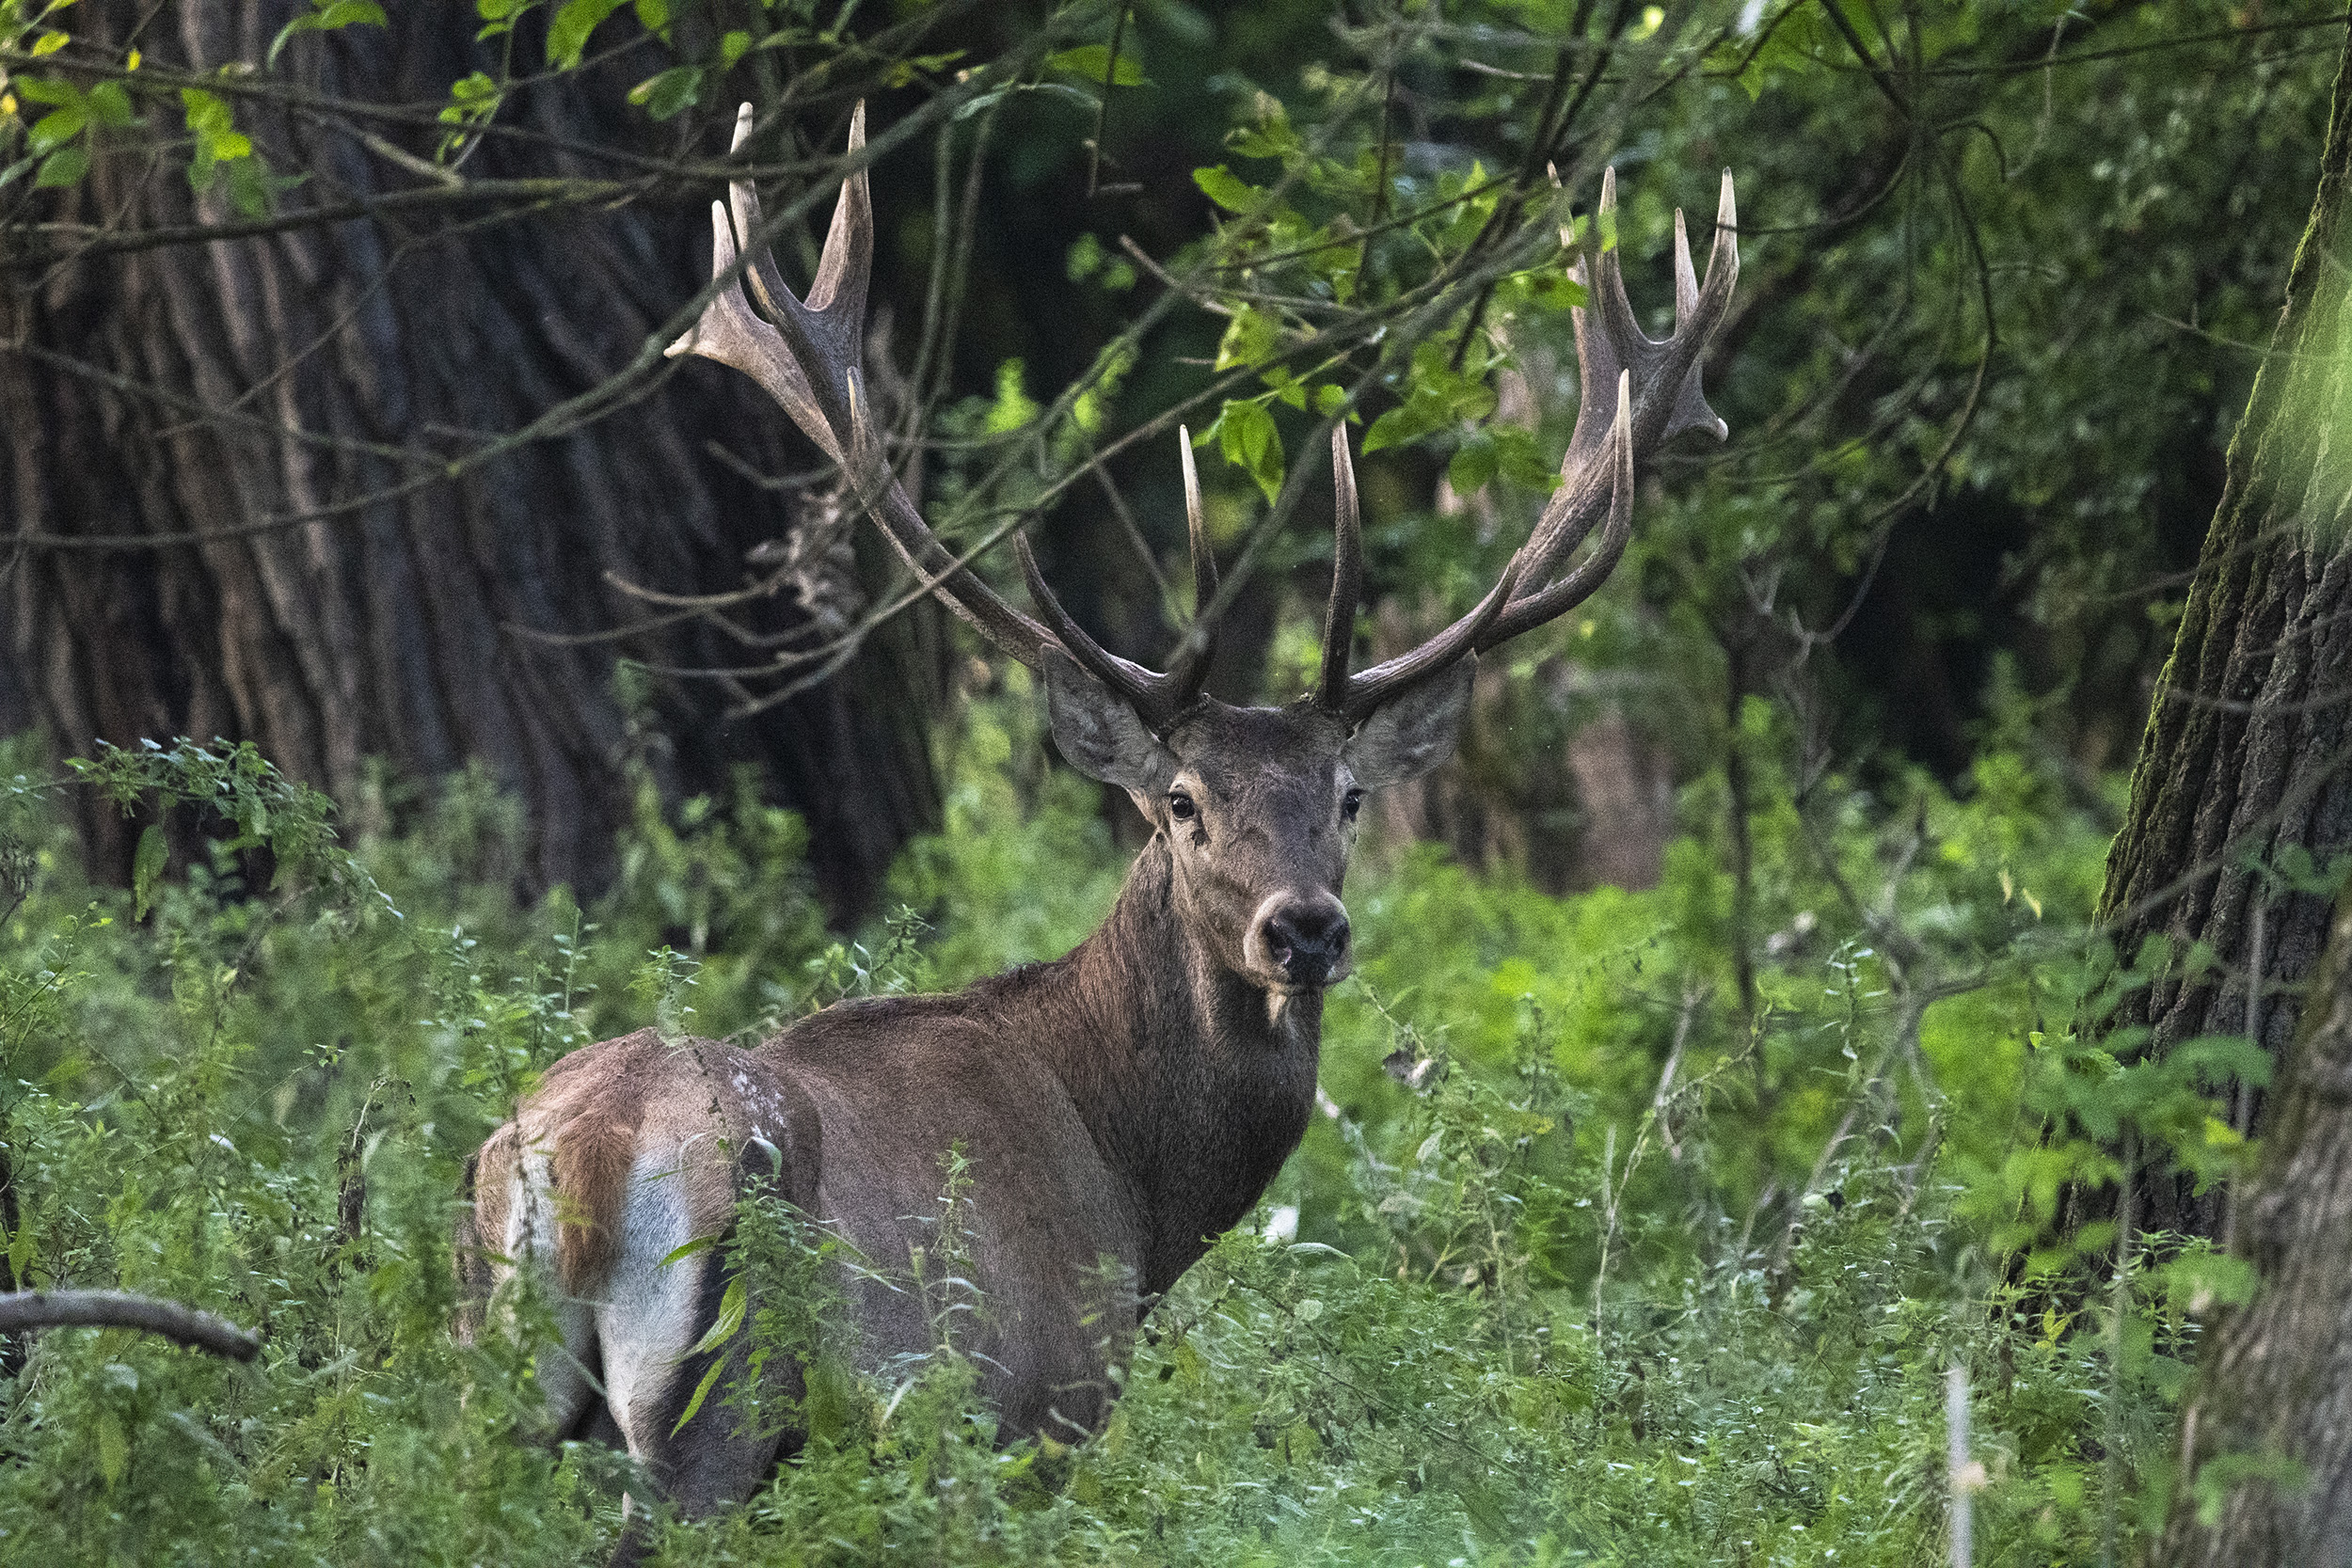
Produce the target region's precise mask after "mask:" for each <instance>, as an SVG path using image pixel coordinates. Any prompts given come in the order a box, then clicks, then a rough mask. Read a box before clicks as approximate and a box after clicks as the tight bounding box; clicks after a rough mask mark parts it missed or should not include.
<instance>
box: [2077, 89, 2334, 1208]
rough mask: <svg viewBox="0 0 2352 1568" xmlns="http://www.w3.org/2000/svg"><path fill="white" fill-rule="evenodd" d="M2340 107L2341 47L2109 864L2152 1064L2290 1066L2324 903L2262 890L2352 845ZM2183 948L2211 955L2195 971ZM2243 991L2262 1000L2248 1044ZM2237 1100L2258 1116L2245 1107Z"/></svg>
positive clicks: (2212, 1202)
mask: <svg viewBox="0 0 2352 1568" xmlns="http://www.w3.org/2000/svg"><path fill="white" fill-rule="evenodd" d="M2348 94H2352V51H2347V53H2346V55H2345V57H2344V67H2343V68H2342V69H2341V70H2340V71H2339V73H2338V76H2337V80H2336V87H2335V103H2334V113H2333V118H2332V120H2331V123H2330V126H2329V130H2328V145H2327V151H2326V155H2325V158H2324V161H2323V165H2322V167H2321V170H2320V181H2319V195H2318V198H2317V201H2316V203H2315V204H2314V206H2313V209H2312V217H2311V222H2310V226H2309V227H2308V229H2307V230H2305V233H2304V237H2303V241H2302V244H2301V245H2300V246H2299V247H2298V249H2297V251H2296V258H2295V263H2294V267H2293V270H2292V272H2291V273H2290V275H2289V278H2288V285H2287V302H2286V308H2285V310H2284V312H2283V314H2282V315H2281V316H2280V321H2279V325H2278V327H2277V329H2276V331H2275V333H2274V335H2273V337H2272V340H2271V348H2270V353H2269V355H2268V356H2267V358H2266V359H2265V363H2264V365H2263V368H2262V371H2261V373H2260V374H2259V376H2258V377H2257V378H2256V380H2255V384H2254V390H2253V394H2252V396H2251V398H2250V399H2249V402H2248V404H2247V409H2246V415H2245V418H2244V420H2242V421H2241V422H2240V424H2239V426H2238V430H2237V434H2236V436H2234V438H2233V440H2232V442H2231V446H2230V453H2229V463H2228V481H2227V488H2226V489H2225V491H2224V493H2223V497H2222V500H2221V504H2220V507H2219V510H2218V511H2217V513H2216V515H2215V517H2214V522H2213V527H2212V530H2211V531H2210V532H2209V533H2208V535H2207V536H2206V539H2205V545H2204V549H2203V553H2202V556H2201V560H2200V562H2199V564H2198V568H2197V575H2196V578H2195V579H2194V581H2193V582H2192V583H2191V584H2190V587H2189V593H2188V601H2187V607H2186V610H2185V613H2184V615H2183V617H2182V621H2181V627H2180V635H2179V639H2178V641H2177V642H2176V643H2175V645H2174V648H2173V652H2172V657H2171V659H2170V661H2169V663H2168V665H2167V666H2166V668H2165V671H2164V673H2163V675H2162V676H2161V678H2160V679H2159V680H2158V681H2157V684H2156V690H2155V694H2154V703H2153V712H2152V713H2151V715H2150V718H2149V722H2148V729H2147V733H2146V735H2145V736H2144V737H2143V739H2142V742H2141V745H2140V752H2139V757H2138V761H2137V766H2136V768H2135V769H2134V772H2133V776H2132V790H2131V804H2130V808H2129V811H2128V813H2127V816H2126V818H2125V821H2124V824H2123V828H2122V832H2120V833H2119V834H2118V835H2117V837H2116V840H2115V844H2114V847H2113V848H2112V849H2111V850H2110V851H2109V854H2108V859H2107V875H2106V891H2105V895H2104V900H2103V902H2104V909H2103V911H2102V914H2103V919H2104V921H2105V923H2106V925H2107V927H2108V928H2109V929H2110V930H2111V932H2112V933H2113V935H2114V937H2115V940H2116V942H2117V951H2118V953H2119V955H2120V957H2122V958H2123V959H2124V960H2126V961H2129V960H2131V959H2132V958H2134V957H2135V956H2136V955H2137V954H2138V952H2139V951H2140V950H2141V948H2142V947H2143V945H2144V944H2145V943H2146V942H2148V941H2149V940H2150V939H2152V938H2162V939H2165V940H2166V941H2168V942H2169V943H2170V945H2171V950H2172V953H2173V955H2174V959H2173V961H2172V962H2171V963H2170V964H2169V966H2168V967H2167V969H2166V970H2165V972H2164V973H2163V974H2162V975H2161V977H2160V978H2158V979H2157V981H2156V982H2155V984H2154V985H2153V987H2151V988H2149V989H2147V990H2141V991H2137V992H2135V993H2134V994H2132V995H2131V996H2129V997H2128V998H2126V1000H2125V1002H2124V1004H2123V1006H2122V1014H2121V1016H2120V1017H2119V1018H2118V1019H2117V1020H2116V1021H2115V1022H2116V1023H2117V1024H2119V1025H2132V1024H2144V1025H2146V1026H2147V1027H2148V1028H2149V1030H2150V1032H2151V1042H2150V1049H2152V1050H2153V1051H2156V1052H2158V1053H2162V1052H2164V1051H2166V1050H2168V1049H2169V1048H2170V1047H2171V1046H2173V1045H2176V1044H2178V1043H2179V1042H2181V1041H2183V1040H2186V1039H2189V1038H2192V1037H2197V1036H2201V1035H2243V1034H2247V1033H2249V1032H2251V1033H2254V1034H2257V1035H2258V1036H2259V1037H2260V1041H2261V1043H2262V1045H2263V1046H2264V1047H2265V1049H2266V1050H2268V1051H2269V1052H2270V1053H2272V1055H2273V1056H2274V1057H2277V1056H2280V1055H2281V1054H2282V1053H2283V1052H2284V1050H2285V1048H2286V1046H2287V1044H2288V1042H2289V1041H2291V1040H2292V1039H2293V1038H2294V1037H2295V1031H2296V1022H2297V1017H2298V1015H2299V1012H2300V1006H2299V1003H2298V1000H2297V999H2298V997H2299V995H2300V988H2301V986H2302V983H2303V981H2304V980H2305V979H2306V978H2307V977H2308V976H2309V975H2310V974H2311V973H2312V966H2313V964H2314V962H2315V961H2316V959H2317V958H2318V956H2319V952H2320V947H2321V944H2322V942H2323V941H2324V940H2325V938H2326V936H2327V929H2328V908H2329V903H2328V896H2327V895H2326V893H2325V892H2324V891H2316V890H2314V889H2313V888H2312V886H2310V885H2309V879H2306V885H2305V886H2303V887H2300V888H2296V887H2291V886H2288V885H2286V884H2285V883H2284V882H2283V881H2281V880H2280V879H2279V878H2278V877H2276V876H2275V875H2273V873H2275V872H2276V871H2277V870H2278V869H2279V868H2280V861H2279V856H2280V851H2282V850H2285V849H2288V848H2290V847H2301V848H2302V849H2305V850H2308V851H2309V853H2310V854H2311V856H2312V859H2313V860H2314V861H2315V862H2318V863H2323V864H2324V863H2326V862H2328V860H2329V859H2330V858H2331V857H2334V856H2337V855H2341V854H2343V853H2344V852H2345V851H2346V850H2347V849H2352V775H2348V774H2347V769H2346V763H2347V761H2352V549H2347V547H2346V544H2347V540H2346V532H2345V525H2346V522H2347V511H2346V508H2347V499H2352V441H2347V440H2346V439H2345V432H2346V430H2347V428H2352V420H2347V416H2348V415H2352V366H2348V365H2347V362H2346V357H2345V354H2344V348H2345V344H2346V340H2345V338H2344V332H2345V330H2346V328H2347V325H2352V318H2347V317H2346V314H2345V310H2344V277H2345V276H2346V274H2345V270H2344V269H2345V264H2346V261H2348V260H2352V252H2347V249H2346V242H2347V240H2352V234H2347V233H2346V231H2345V226H2344V205H2345V182H2346V177H2347V173H2348V172H2352V98H2348V96H2347V95H2348ZM2258 867H2259V868H2261V869H2256V868H2258ZM2265 890H2267V891H2265ZM2193 948H2196V949H2201V950H2202V951H2203V952H2204V953H2209V954H2210V955H2211V957H2212V959H2213V960H2214V961H2213V962H2212V963H2211V964H2210V965H2206V964H2202V963H2201V962H2196V961H2191V960H2190V954H2191V950H2192V949H2193ZM2257 971H2258V972H2259V974H2258V983H2256V984H2253V985H2250V986H2249V975H2251V974H2256V972H2257ZM2249 991H2250V992H2251V993H2252V995H2253V996H2254V997H2255V998H2256V999H2257V1001H2258V1002H2259V1004H2260V1006H2259V1007H2258V1009H2257V1011H2258V1014H2259V1018H2258V1020H2257V1021H2256V1022H2255V1027H2254V1028H2253V1029H2252V1030H2251V1031H2249V1018H2248V1008H2247V1005H2248V998H2249ZM2243 1102H2244V1103H2245V1104H2246V1105H2247V1107H2248V1110H2249V1115H2250V1113H2251V1109H2252V1103H2251V1097H2250V1096H2248V1097H2243ZM2141 1193H2142V1198H2143V1201H2142V1202H2141V1204H2140V1206H2139V1212H2140V1214H2141V1216H2142V1218H2141V1224H2142V1225H2143V1227H2146V1228H2148V1229H2171V1230H2178V1231H2182V1232H2185V1233H2191V1234H2201V1235H2213V1234H2216V1233H2217V1229H2218V1227H2219V1221H2220V1216H2221V1212H2222V1211H2221V1197H2220V1195H2219V1194H2218V1193H2208V1194H2205V1195H2202V1196H2200V1195H2198V1194H2196V1193H2195V1192H2193V1191H2192V1189H2191V1186H2190V1183H2189V1182H2187V1181H2186V1180H2179V1179H2174V1178H2171V1177H2154V1178H2144V1179H2143V1181H2142V1187H2141Z"/></svg>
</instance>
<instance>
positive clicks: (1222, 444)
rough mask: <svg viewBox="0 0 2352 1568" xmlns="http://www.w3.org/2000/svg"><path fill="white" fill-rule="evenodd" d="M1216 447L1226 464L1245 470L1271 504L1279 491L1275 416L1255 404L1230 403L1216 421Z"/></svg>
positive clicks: (1278, 438)
mask: <svg viewBox="0 0 2352 1568" xmlns="http://www.w3.org/2000/svg"><path fill="white" fill-rule="evenodd" d="M1216 433H1217V447H1218V450H1220V451H1223V452H1224V454H1225V461H1226V462H1228V463H1231V464H1232V465H1233V466H1234V467H1238V468H1242V469H1244V470H1246V471H1247V472H1248V475H1249V477H1250V478H1251V479H1254V480H1256V481H1257V482H1258V488H1259V489H1261V490H1263V491H1264V492H1265V499H1267V500H1268V501H1272V500H1273V499H1274V497H1275V495H1276V493H1277V492H1279V490H1280V489H1281V488H1282V473H1283V459H1282V437H1281V435H1280V433H1279V432H1278V431H1277V430H1276V429H1275V428H1274V416H1273V415H1272V414H1269V413H1267V412H1266V409H1265V405H1264V404H1260V403H1257V402H1254V401H1241V400H1233V401H1229V402H1227V404H1225V408H1224V411H1223V412H1222V413H1220V414H1219V415H1218V416H1217V420H1216Z"/></svg>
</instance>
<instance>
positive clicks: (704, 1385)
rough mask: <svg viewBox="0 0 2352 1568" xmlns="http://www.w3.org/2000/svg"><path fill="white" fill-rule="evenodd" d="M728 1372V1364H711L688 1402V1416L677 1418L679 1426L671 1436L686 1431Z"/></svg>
mask: <svg viewBox="0 0 2352 1568" xmlns="http://www.w3.org/2000/svg"><path fill="white" fill-rule="evenodd" d="M725 1370H727V1364H726V1363H725V1362H724V1361H713V1362H712V1363H711V1364H710V1370H708V1371H707V1372H705V1373H703V1380H702V1381H701V1382H700V1383H698V1384H696V1385H694V1397H693V1398H692V1399H691V1400H688V1401H687V1402H686V1414H685V1415H683V1416H680V1417H679V1418H677V1425H675V1426H674V1427H672V1428H671V1429H670V1435H671V1436H673V1437H675V1436H676V1435H677V1434H678V1433H681V1432H684V1431H685V1430H686V1423H687V1422H689V1421H691V1420H692V1419H693V1418H694V1412H695V1411H697V1410H700V1409H701V1408H702V1407H703V1401H704V1400H706V1399H707V1398H709V1396H710V1390H711V1388H712V1387H713V1386H716V1385H717V1383H718V1381H719V1374H720V1373H721V1372H723V1371H725Z"/></svg>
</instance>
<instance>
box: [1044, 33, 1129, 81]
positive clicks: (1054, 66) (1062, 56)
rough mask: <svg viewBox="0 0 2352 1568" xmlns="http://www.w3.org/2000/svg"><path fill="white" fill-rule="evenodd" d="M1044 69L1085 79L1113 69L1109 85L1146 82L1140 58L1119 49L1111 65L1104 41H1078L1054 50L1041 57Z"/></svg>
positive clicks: (1102, 74)
mask: <svg viewBox="0 0 2352 1568" xmlns="http://www.w3.org/2000/svg"><path fill="white" fill-rule="evenodd" d="M1045 68H1046V69H1047V70H1048V71H1068V72H1069V73H1070V74H1071V75H1073V76H1083V77H1085V78H1086V79H1087V80H1088V81H1089V82H1101V81H1103V80H1104V76H1105V74H1106V73H1111V72H1113V71H1114V70H1115V71H1116V74H1115V76H1114V78H1113V79H1112V80H1111V81H1110V82H1109V83H1108V85H1109V86H1111V87H1144V86H1146V85H1148V84H1147V83H1146V82H1145V80H1144V75H1143V62H1142V61H1140V60H1138V59H1136V57H1135V55H1132V54H1130V53H1128V52H1127V51H1126V50H1123V49H1122V50H1120V54H1119V64H1118V66H1117V67H1116V68H1114V67H1113V66H1112V65H1111V51H1110V45H1108V44H1105V43H1082V44H1080V45H1079V46H1078V47H1077V48H1075V49H1062V50H1057V51H1056V52H1055V53H1054V54H1051V55H1046V56H1045Z"/></svg>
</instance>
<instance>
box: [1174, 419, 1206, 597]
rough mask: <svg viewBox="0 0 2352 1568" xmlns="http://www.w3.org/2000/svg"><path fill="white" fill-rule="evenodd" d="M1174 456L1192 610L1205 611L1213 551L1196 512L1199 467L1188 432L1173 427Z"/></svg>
mask: <svg viewBox="0 0 2352 1568" xmlns="http://www.w3.org/2000/svg"><path fill="white" fill-rule="evenodd" d="M1176 456H1177V459H1178V460H1179V461H1180V462H1181V463H1183V465H1184V535H1185V538H1186V539H1187V540H1188V541H1189V542H1190V546H1191V550H1192V613H1193V616H1194V618H1195V619H1196V620H1197V619H1199V618H1200V616H1202V615H1205V614H1207V613H1208V610H1209V601H1210V600H1212V599H1214V598H1216V551H1215V550H1214V549H1212V548H1211V547H1210V546H1209V525H1208V522H1207V520H1206V519H1205V518H1204V517H1202V515H1201V513H1200V468H1199V467H1196V466H1195V465H1194V463H1193V460H1192V432H1191V431H1189V430H1187V429H1185V428H1184V426H1183V425H1178V426H1177V427H1176Z"/></svg>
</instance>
